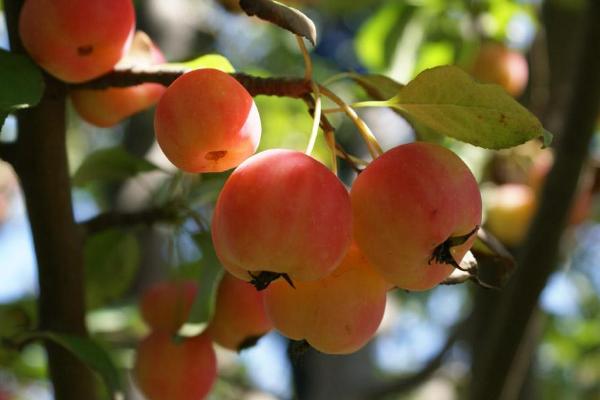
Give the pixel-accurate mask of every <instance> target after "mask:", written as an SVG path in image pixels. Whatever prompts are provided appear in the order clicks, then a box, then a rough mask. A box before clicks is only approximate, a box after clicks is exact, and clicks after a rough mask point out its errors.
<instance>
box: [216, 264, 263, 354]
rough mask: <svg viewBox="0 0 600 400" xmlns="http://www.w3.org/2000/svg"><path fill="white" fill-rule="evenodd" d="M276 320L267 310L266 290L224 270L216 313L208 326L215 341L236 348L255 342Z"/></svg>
mask: <svg viewBox="0 0 600 400" xmlns="http://www.w3.org/2000/svg"><path fill="white" fill-rule="evenodd" d="M272 328H273V324H272V323H271V321H270V320H269V319H268V318H267V316H266V314H265V306H264V304H263V292H259V291H257V290H256V288H254V286H252V285H251V284H250V283H248V282H246V281H243V280H240V279H238V278H236V277H234V276H233V275H231V274H228V273H225V275H224V276H223V278H222V279H221V282H220V283H219V288H218V290H217V302H216V305H215V311H214V314H213V317H212V319H211V321H210V323H209V325H208V327H207V328H206V330H207V332H208V334H209V335H211V337H212V338H213V340H214V341H215V343H218V344H219V345H221V346H223V347H225V348H228V349H230V350H234V351H241V350H243V349H244V348H246V347H248V346H252V345H254V344H255V343H256V341H257V340H258V339H259V338H260V337H261V336H263V335H264V334H265V333H267V332H268V331H270V330H271V329H272Z"/></svg>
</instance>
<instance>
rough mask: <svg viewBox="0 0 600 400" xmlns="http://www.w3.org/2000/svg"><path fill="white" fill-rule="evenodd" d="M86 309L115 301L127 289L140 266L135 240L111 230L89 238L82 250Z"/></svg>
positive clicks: (131, 235)
mask: <svg viewBox="0 0 600 400" xmlns="http://www.w3.org/2000/svg"><path fill="white" fill-rule="evenodd" d="M84 257H85V280H86V296H87V299H86V300H87V304H88V307H90V308H94V307H98V306H101V305H104V304H106V303H108V302H110V301H114V300H116V299H118V298H120V296H122V295H123V293H124V292H125V291H126V290H127V289H129V287H130V285H131V283H132V281H133V279H134V277H135V274H136V272H137V270H138V267H139V263H140V249H139V243H138V241H137V239H136V237H135V236H134V235H133V234H131V233H127V232H122V231H120V230H116V229H112V230H107V231H104V232H100V233H98V234H96V235H94V236H92V237H90V238H89V239H88V240H87V242H86V244H85V250H84Z"/></svg>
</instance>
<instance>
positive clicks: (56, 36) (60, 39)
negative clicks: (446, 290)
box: [19, 0, 481, 400]
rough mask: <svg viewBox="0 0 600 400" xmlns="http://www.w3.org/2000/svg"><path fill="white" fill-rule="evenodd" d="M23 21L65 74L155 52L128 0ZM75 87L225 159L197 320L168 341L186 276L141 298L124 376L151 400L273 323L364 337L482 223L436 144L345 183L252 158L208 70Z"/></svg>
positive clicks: (252, 116) (115, 115)
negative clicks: (215, 275)
mask: <svg viewBox="0 0 600 400" xmlns="http://www.w3.org/2000/svg"><path fill="white" fill-rule="evenodd" d="M109 20H110V21H111V23H110V24H106V23H104V22H105V21H109ZM19 29H20V34H21V39H22V41H23V44H24V47H25V48H26V49H27V51H28V52H29V54H30V55H31V56H32V58H33V59H34V60H35V61H36V62H37V63H38V64H39V65H40V66H41V67H42V68H44V69H45V70H46V71H47V72H48V73H49V74H51V75H54V76H55V77H57V78H58V79H60V80H62V81H65V82H83V81H86V80H90V79H93V78H96V77H98V76H100V75H102V74H104V73H106V72H109V71H110V70H112V69H114V68H119V67H126V66H132V65H140V64H146V65H152V64H157V63H162V62H164V58H163V57H162V55H161V54H160V51H159V50H158V49H157V48H156V46H154V45H153V44H152V42H151V41H150V39H149V38H148V37H147V36H145V35H143V34H137V35H135V34H134V31H135V15H134V9H133V5H132V2H131V0H110V1H107V0H88V1H80V2H73V1H70V0H26V1H25V3H24V6H23V10H22V13H21V16H20V27H19ZM71 98H72V101H73V104H74V107H75V109H76V110H77V111H78V112H79V113H80V115H81V116H82V117H83V118H85V119H86V120H88V121H90V122H91V123H94V124H96V125H99V126H110V125H113V124H115V123H116V122H118V121H120V120H121V119H123V118H125V117H127V116H129V115H131V114H133V113H135V112H137V111H139V110H141V109H143V108H146V107H148V106H150V105H152V104H153V103H155V102H158V105H157V107H156V112H155V122H154V127H155V133H156V139H157V142H158V144H159V145H160V147H161V149H162V150H163V152H164V154H165V155H166V156H167V158H168V159H169V160H170V161H171V162H172V163H173V164H174V165H175V166H177V167H178V168H179V169H181V170H183V171H186V172H188V173H214V172H222V171H226V170H229V169H232V168H235V170H234V171H233V173H231V175H230V176H229V177H228V179H227V181H226V183H225V185H224V187H223V189H222V191H221V193H220V195H219V197H218V199H217V202H216V205H215V208H214V213H213V218H212V229H211V232H212V239H213V243H214V247H215V251H216V254H217V256H218V258H219V260H220V262H221V264H222V265H223V267H224V268H225V270H226V271H227V273H226V275H225V276H224V278H223V279H222V281H221V282H220V286H219V288H218V294H217V300H216V307H215V312H214V315H213V317H212V320H211V321H210V323H209V325H208V327H207V329H206V330H205V331H204V332H203V333H202V334H200V335H198V336H195V337H188V338H183V337H180V338H177V339H174V338H175V337H176V336H177V335H176V333H177V332H178V329H179V328H180V326H181V325H182V324H183V323H184V322H185V321H186V319H187V318H188V314H189V312H190V308H191V304H192V302H193V299H194V297H195V295H196V291H197V288H196V286H195V285H194V284H192V283H189V282H174V283H164V284H159V285H157V286H156V287H153V288H151V289H150V290H149V291H148V292H146V293H145V294H144V296H143V299H142V302H141V313H142V316H143V318H144V319H145V321H146V322H147V323H148V325H149V327H150V328H151V333H150V334H149V335H148V336H147V337H146V338H145V339H144V340H143V341H142V342H141V343H140V345H139V348H138V350H137V356H136V361H135V366H134V376H135V379H136V381H137V383H138V385H139V387H140V388H141V390H142V391H143V392H144V393H145V395H146V396H147V397H148V398H149V399H152V400H164V399H198V398H202V397H203V396H205V395H206V394H207V393H208V392H209V390H210V387H211V385H212V383H213V382H214V380H215V377H216V357H215V353H214V350H213V347H212V343H213V342H216V343H218V344H220V345H221V346H223V347H226V348H229V349H233V350H239V349H242V348H244V347H246V346H247V345H249V344H251V343H253V342H254V341H255V340H256V339H257V338H258V337H260V336H261V335H263V334H265V333H266V332H267V331H269V330H271V329H273V328H275V329H277V330H278V331H279V332H281V333H282V334H283V335H285V336H287V337H289V338H291V339H295V340H306V341H307V342H308V343H309V344H310V345H311V346H312V347H314V348H315V349H317V350H319V351H321V352H324V353H330V354H347V353H351V352H354V351H356V350H358V349H359V348H361V347H362V346H364V345H365V344H366V343H367V342H368V341H369V340H370V338H372V337H373V335H374V334H375V331H376V329H377V328H378V326H379V324H380V322H381V319H382V317H383V313H384V309H385V304H386V294H387V292H388V291H389V290H390V289H391V288H394V287H398V288H402V289H405V290H410V291H420V290H427V289H430V288H432V287H434V286H436V285H438V284H439V283H440V282H442V281H443V280H444V279H445V278H446V277H447V276H448V275H449V274H450V273H451V272H452V270H453V269H454V268H455V267H458V263H460V261H461V259H462V257H463V256H464V255H465V254H466V252H467V251H468V250H469V248H470V247H471V245H472V243H473V241H474V240H475V235H474V233H475V232H476V231H477V229H478V227H479V225H480V223H481V196H480V192H479V188H478V185H477V182H476V181H475V178H474V177H473V175H472V173H471V172H470V170H469V169H468V167H467V166H466V165H465V164H464V163H463V162H462V161H461V159H460V158H459V157H458V156H456V155H455V154H454V153H452V152H451V151H450V150H448V149H446V148H445V147H442V146H440V145H437V144H432V143H424V142H416V143H410V144H404V145H401V146H398V147H396V148H394V149H391V150H389V151H387V152H385V153H384V154H382V155H380V156H379V157H377V158H376V159H375V160H373V161H372V162H371V163H370V164H369V165H368V167H366V168H365V169H364V170H363V171H362V172H361V173H360V174H359V175H358V177H357V179H356V180H355V181H354V183H353V185H352V187H351V189H350V191H349V190H348V189H347V188H346V187H345V186H344V184H343V183H342V182H341V181H340V180H339V179H338V177H337V176H336V175H335V174H334V173H332V172H331V171H330V170H329V169H328V168H327V167H326V166H325V165H323V164H322V163H320V162H319V161H317V160H316V159H314V158H312V157H311V156H310V155H308V154H305V153H302V152H298V151H293V150H285V149H271V150H266V151H263V152H260V153H258V154H254V153H255V152H256V150H257V147H258V144H259V140H260V135H261V121H260V116H259V113H258V110H257V107H256V105H255V103H254V101H253V99H252V96H251V95H250V94H249V93H248V92H247V91H246V89H245V88H244V87H243V86H242V85H241V84H240V83H239V82H238V81H237V80H236V79H234V78H233V77H232V76H230V75H228V74H226V73H224V72H221V71H218V70H215V69H198V70H194V71H190V72H187V73H185V74H183V75H182V76H180V77H179V78H178V79H177V80H175V81H174V82H173V83H172V84H171V85H170V86H169V87H168V88H164V87H162V86H159V85H154V84H143V85H139V86H135V87H131V88H122V89H119V88H113V89H107V90H103V91H98V90H81V89H80V90H76V91H73V92H72V93H71ZM166 371H168V373H166Z"/></svg>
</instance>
